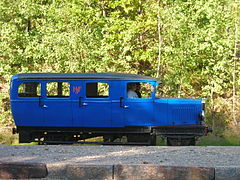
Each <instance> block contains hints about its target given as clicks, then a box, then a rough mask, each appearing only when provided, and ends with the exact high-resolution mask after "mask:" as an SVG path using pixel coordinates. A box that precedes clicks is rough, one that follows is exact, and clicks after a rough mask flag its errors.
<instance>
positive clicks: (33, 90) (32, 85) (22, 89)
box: [18, 82, 41, 97]
mask: <svg viewBox="0 0 240 180" xmlns="http://www.w3.org/2000/svg"><path fill="white" fill-rule="evenodd" d="M18 96H19V97H39V96H41V85H40V83H38V82H26V83H22V84H20V86H19V87H18Z"/></svg>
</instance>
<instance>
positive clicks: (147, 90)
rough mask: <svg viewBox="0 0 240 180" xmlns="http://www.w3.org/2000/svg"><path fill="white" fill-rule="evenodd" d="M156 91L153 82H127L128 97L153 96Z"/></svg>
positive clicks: (144, 97)
mask: <svg viewBox="0 0 240 180" xmlns="http://www.w3.org/2000/svg"><path fill="white" fill-rule="evenodd" d="M153 91H154V88H153V86H152V85H151V83H145V82H132V83H128V84H127V98H130V99H132V98H143V99H147V98H151V95H152V92H153Z"/></svg>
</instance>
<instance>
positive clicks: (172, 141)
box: [167, 137, 196, 146]
mask: <svg viewBox="0 0 240 180" xmlns="http://www.w3.org/2000/svg"><path fill="white" fill-rule="evenodd" d="M167 145H168V146H195V145H196V140H195V138H194V137H193V138H171V137H168V138H167Z"/></svg>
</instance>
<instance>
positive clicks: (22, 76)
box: [16, 73, 156, 81]
mask: <svg viewBox="0 0 240 180" xmlns="http://www.w3.org/2000/svg"><path fill="white" fill-rule="evenodd" d="M16 78H18V79H116V80H152V81H156V78H153V77H150V76H143V75H137V74H127V73H24V74H17V75H16Z"/></svg>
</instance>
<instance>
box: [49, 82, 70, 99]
mask: <svg viewBox="0 0 240 180" xmlns="http://www.w3.org/2000/svg"><path fill="white" fill-rule="evenodd" d="M69 96H70V84H69V83H68V82H49V83H47V97H48V98H68V97H69Z"/></svg>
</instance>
